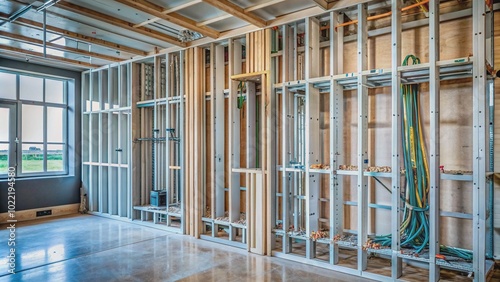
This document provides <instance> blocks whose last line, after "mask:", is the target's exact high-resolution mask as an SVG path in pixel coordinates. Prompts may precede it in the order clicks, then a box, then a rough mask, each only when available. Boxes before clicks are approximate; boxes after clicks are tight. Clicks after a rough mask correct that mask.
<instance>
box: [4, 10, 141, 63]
mask: <svg viewBox="0 0 500 282" xmlns="http://www.w3.org/2000/svg"><path fill="white" fill-rule="evenodd" d="M0 18H1V19H3V20H5V19H8V18H9V15H8V14H5V13H2V12H0ZM13 23H14V24H18V25H22V26H26V27H30V28H35V29H38V30H43V24H42V23H39V22H36V21H32V20H28V19H25V18H18V19H17V20H16V21H14V22H13ZM46 28H47V31H48V32H51V33H55V34H59V35H63V36H65V37H68V38H72V39H74V40H77V41H81V42H86V43H89V44H95V45H99V46H103V47H107V48H110V49H113V50H117V51H123V52H127V53H131V54H135V55H141V56H146V55H147V54H148V52H146V51H143V50H139V49H136V48H132V47H128V46H123V45H121V44H116V43H113V42H109V41H106V40H102V39H98V38H94V37H90V36H86V35H83V34H79V33H76V32H72V31H69V30H65V29H62V28H59V27H55V26H51V25H47V26H46Z"/></svg>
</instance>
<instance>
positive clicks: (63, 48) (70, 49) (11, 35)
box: [0, 31, 123, 62]
mask: <svg viewBox="0 0 500 282" xmlns="http://www.w3.org/2000/svg"><path fill="white" fill-rule="evenodd" d="M0 37H2V38H7V39H10V40H14V41H18V42H22V43H26V44H32V45H35V46H40V47H43V40H40V39H36V38H32V37H28V36H23V35H20V34H14V33H9V32H5V31H0ZM45 45H46V46H47V48H50V49H52V50H58V51H63V52H69V53H73V54H78V55H82V56H89V57H93V58H98V59H102V60H106V61H111V62H120V61H122V60H123V59H121V58H116V57H113V56H108V55H103V54H99V53H95V52H89V51H86V50H81V49H77V48H73V47H68V46H63V45H59V44H55V43H51V42H46V44H45Z"/></svg>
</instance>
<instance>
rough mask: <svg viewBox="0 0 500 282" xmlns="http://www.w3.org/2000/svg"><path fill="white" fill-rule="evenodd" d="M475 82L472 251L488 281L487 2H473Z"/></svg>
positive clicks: (478, 277)
mask: <svg viewBox="0 0 500 282" xmlns="http://www.w3.org/2000/svg"><path fill="white" fill-rule="evenodd" d="M472 23H473V24H472V38H473V40H472V42H473V45H472V46H473V48H472V50H473V51H472V52H473V54H474V65H473V69H472V79H473V80H472V83H473V88H472V89H473V92H472V95H473V96H472V97H473V102H472V105H473V121H472V124H473V129H472V136H473V137H472V138H473V139H472V143H473V146H472V147H473V151H472V152H473V157H472V160H473V166H472V171H473V172H474V174H473V180H472V183H473V186H472V202H473V207H472V214H473V219H472V242H473V243H472V250H473V252H474V259H473V261H472V265H473V269H474V281H486V269H485V265H486V262H485V257H486V206H487V204H486V190H487V186H486V151H487V150H486V149H487V146H486V98H485V96H486V78H487V73H486V67H485V63H486V41H485V39H486V5H485V3H484V2H483V1H474V2H473V3H472Z"/></svg>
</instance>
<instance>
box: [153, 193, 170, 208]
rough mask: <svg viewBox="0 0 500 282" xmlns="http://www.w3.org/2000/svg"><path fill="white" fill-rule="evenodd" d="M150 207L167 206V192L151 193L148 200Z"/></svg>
mask: <svg viewBox="0 0 500 282" xmlns="http://www.w3.org/2000/svg"><path fill="white" fill-rule="evenodd" d="M149 202H150V203H151V205H152V206H155V207H160V206H166V205H167V191H165V190H156V191H151V194H150V200H149Z"/></svg>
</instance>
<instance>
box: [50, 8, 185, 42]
mask: <svg viewBox="0 0 500 282" xmlns="http://www.w3.org/2000/svg"><path fill="white" fill-rule="evenodd" d="M57 7H58V8H61V9H65V10H68V11H71V12H74V13H77V14H80V15H84V16H86V17H89V18H92V19H95V20H98V21H101V22H105V23H108V24H111V25H114V26H117V27H120V28H123V29H125V30H128V31H132V32H136V33H139V34H142V35H145V36H148V37H152V38H155V39H158V40H161V41H165V42H168V43H170V44H174V45H177V46H180V47H184V46H185V44H184V43H182V42H180V41H179V40H178V39H177V38H175V37H173V36H170V35H167V34H164V33H161V32H158V31H156V30H152V29H149V28H145V27H143V26H140V27H134V24H133V23H130V22H127V21H125V20H122V19H118V18H115V17H112V16H110V15H106V14H103V13H101V12H97V11H94V10H91V9H88V8H85V7H82V6H78V5H75V4H72V3H69V2H65V1H61V2H59V3H58V4H57Z"/></svg>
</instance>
